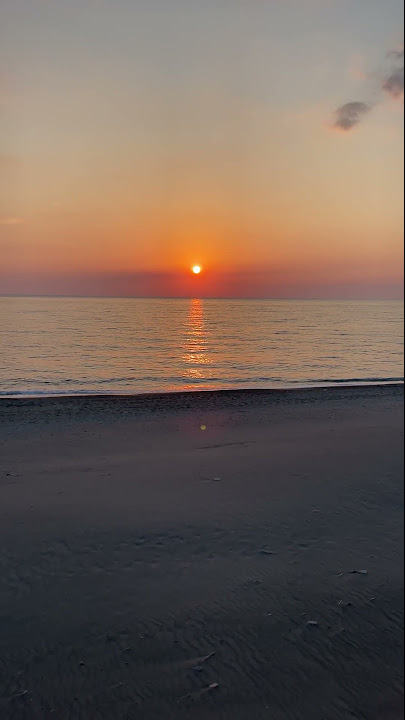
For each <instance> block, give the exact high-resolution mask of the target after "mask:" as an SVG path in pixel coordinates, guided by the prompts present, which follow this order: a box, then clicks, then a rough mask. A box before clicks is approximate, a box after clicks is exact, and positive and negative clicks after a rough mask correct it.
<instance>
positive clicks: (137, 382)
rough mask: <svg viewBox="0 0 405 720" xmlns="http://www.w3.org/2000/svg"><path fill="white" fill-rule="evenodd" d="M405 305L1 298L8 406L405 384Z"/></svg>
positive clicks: (0, 340)
mask: <svg viewBox="0 0 405 720" xmlns="http://www.w3.org/2000/svg"><path fill="white" fill-rule="evenodd" d="M403 307H404V306H403V303H402V302H351V301H313V300H310V301H301V300H294V301H293V300H291V301H285V300H283V301H276V300H198V299H194V300H170V299H134V298H128V299H121V298H108V299H106V298H38V297H36V298H10V297H3V298H0V395H2V396H19V395H56V394H68V395H75V394H91V393H98V394H108V393H117V394H121V393H122V394H126V393H145V392H162V391H163V392H166V391H173V390H196V389H199V390H205V389H215V388H242V387H243V388H254V387H260V388H277V387H294V386H313V385H331V384H332V385H333V384H335V383H370V382H394V381H398V380H403V375H404V372H403Z"/></svg>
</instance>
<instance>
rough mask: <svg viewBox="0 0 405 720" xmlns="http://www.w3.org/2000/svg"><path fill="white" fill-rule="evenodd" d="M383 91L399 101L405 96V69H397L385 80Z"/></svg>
mask: <svg viewBox="0 0 405 720" xmlns="http://www.w3.org/2000/svg"><path fill="white" fill-rule="evenodd" d="M382 89H383V90H384V92H386V93H388V95H391V97H393V98H395V99H397V98H400V97H401V96H402V95H403V94H404V68H403V67H402V68H397V69H396V70H393V72H391V73H390V75H388V77H386V78H385V80H384V82H383V86H382Z"/></svg>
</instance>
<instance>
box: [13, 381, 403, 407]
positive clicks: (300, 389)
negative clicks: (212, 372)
mask: <svg viewBox="0 0 405 720" xmlns="http://www.w3.org/2000/svg"><path fill="white" fill-rule="evenodd" d="M404 385H405V380H404V379H395V380H375V381H370V380H366V381H364V382H362V381H354V382H350V381H348V382H347V383H346V381H344V380H338V381H335V382H330V383H328V382H325V384H316V385H296V386H285V387H283V386H280V387H268V388H266V387H254V386H252V387H239V388H237V387H233V388H215V389H212V388H206V389H205V388H203V387H202V388H200V389H198V390H197V389H193V390H191V389H187V390H158V391H156V392H152V391H150V392H139V393H138V392H128V393H125V392H124V393H119V392H111V393H99V392H87V391H83V393H68V392H66V393H65V392H64V391H63V390H62V391H60V392H56V393H49V394H47V393H38V394H37V393H35V392H33V393H32V394H30V393H23V392H22V393H21V394H10V395H0V404H2V403H4V402H10V401H17V402H19V401H30V400H35V401H40V402H41V401H43V400H44V401H46V400H69V401H70V400H78V401H80V400H86V401H89V400H92V399H94V400H98V399H101V400H109V399H112V400H116V399H122V400H125V399H130V400H136V399H138V398H139V399H140V400H146V399H150V400H156V399H159V398H160V399H165V398H169V397H173V398H181V397H199V396H201V395H205V396H207V395H209V396H214V395H218V396H219V395H221V396H226V395H228V396H230V395H239V394H241V395H242V394H244V395H257V396H259V395H277V394H282V395H287V394H288V395H292V394H294V393H297V394H300V393H306V392H307V393H311V392H324V391H325V390H328V391H329V390H330V391H332V392H333V391H339V390H343V389H345V390H370V389H372V388H385V387H389V388H393V387H394V388H403V387H404Z"/></svg>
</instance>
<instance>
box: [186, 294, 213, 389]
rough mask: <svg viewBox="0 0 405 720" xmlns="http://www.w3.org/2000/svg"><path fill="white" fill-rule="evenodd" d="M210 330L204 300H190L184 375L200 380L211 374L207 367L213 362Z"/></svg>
mask: <svg viewBox="0 0 405 720" xmlns="http://www.w3.org/2000/svg"><path fill="white" fill-rule="evenodd" d="M208 337H209V331H208V330H207V328H206V323H205V321H204V304H203V301H202V300H199V299H193V300H190V307H189V311H188V315H187V321H186V323H185V339H184V343H183V347H182V350H183V355H182V360H183V362H184V364H185V368H184V377H186V378H188V379H190V380H194V381H198V380H204V379H207V378H209V377H210V376H211V372H210V369H209V368H208V367H207V366H209V365H210V364H211V363H212V359H211V358H210V356H209V354H208V343H207V341H208Z"/></svg>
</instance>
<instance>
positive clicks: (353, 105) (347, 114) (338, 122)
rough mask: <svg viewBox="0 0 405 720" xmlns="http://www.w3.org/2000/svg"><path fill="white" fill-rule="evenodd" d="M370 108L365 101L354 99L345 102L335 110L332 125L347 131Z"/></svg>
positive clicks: (356, 123) (354, 125)
mask: <svg viewBox="0 0 405 720" xmlns="http://www.w3.org/2000/svg"><path fill="white" fill-rule="evenodd" d="M370 110H371V106H370V105H368V104H367V103H365V102H359V101H356V102H349V103H346V104H345V105H342V106H341V107H339V108H338V109H337V110H336V111H335V122H334V123H333V127H334V128H336V129H337V130H343V131H344V132H348V131H349V130H352V129H353V128H354V127H356V125H358V124H359V122H361V120H362V119H363V117H364V116H365V115H367V113H369V112H370Z"/></svg>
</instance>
